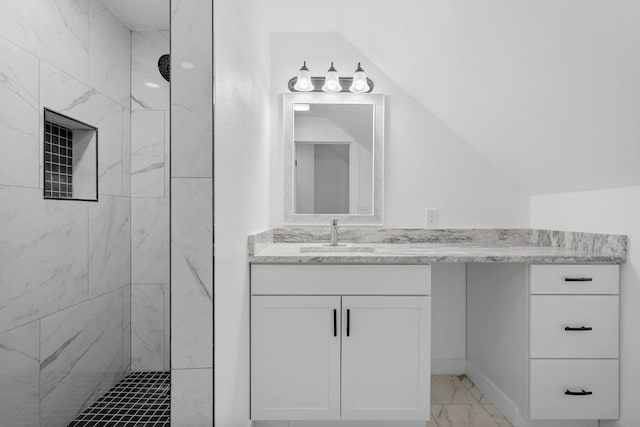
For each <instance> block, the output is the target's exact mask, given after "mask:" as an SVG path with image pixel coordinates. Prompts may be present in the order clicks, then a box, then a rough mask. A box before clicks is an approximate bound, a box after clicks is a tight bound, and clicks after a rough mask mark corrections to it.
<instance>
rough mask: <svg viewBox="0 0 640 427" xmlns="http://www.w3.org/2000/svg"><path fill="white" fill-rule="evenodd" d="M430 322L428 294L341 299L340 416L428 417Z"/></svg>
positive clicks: (383, 418)
mask: <svg viewBox="0 0 640 427" xmlns="http://www.w3.org/2000/svg"><path fill="white" fill-rule="evenodd" d="M430 323H431V298H430V297H426V296H409V297H406V296H344V297H342V419H345V420H347V419H350V420H427V419H429V386H430V359H431V355H430V339H431V338H430V330H431V327H430Z"/></svg>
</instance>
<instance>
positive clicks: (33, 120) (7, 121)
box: [0, 6, 40, 188]
mask: <svg viewBox="0 0 640 427" xmlns="http://www.w3.org/2000/svg"><path fill="white" fill-rule="evenodd" d="M0 8H1V6H0ZM0 58H2V61H0V99H1V100H2V102H0V152H1V153H2V159H3V162H2V167H1V168H0V185H16V186H20V187H31V188H38V186H39V176H38V171H39V168H38V164H39V161H40V160H39V152H40V149H39V140H40V139H39V133H38V130H39V122H38V117H39V113H38V107H39V106H38V97H39V96H40V95H39V93H38V58H36V57H35V56H33V55H31V54H30V53H27V52H26V51H24V50H22V49H20V48H18V47H16V46H15V45H13V44H12V43H9V42H8V41H6V40H4V39H3V38H0ZM16 147H20V149H16Z"/></svg>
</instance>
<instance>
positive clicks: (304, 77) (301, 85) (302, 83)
mask: <svg viewBox="0 0 640 427" xmlns="http://www.w3.org/2000/svg"><path fill="white" fill-rule="evenodd" d="M293 88H294V89H295V90H297V91H298V92H311V91H313V89H314V87H313V82H312V81H311V72H310V71H309V69H308V68H307V63H306V62H305V63H304V64H303V65H302V68H300V71H298V77H297V78H296V84H295V85H294V86H293Z"/></svg>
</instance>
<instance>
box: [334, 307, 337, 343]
mask: <svg viewBox="0 0 640 427" xmlns="http://www.w3.org/2000/svg"><path fill="white" fill-rule="evenodd" d="M333 336H334V337H337V336H338V310H336V309H335V308H334V309H333Z"/></svg>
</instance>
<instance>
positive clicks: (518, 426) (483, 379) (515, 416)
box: [466, 360, 625, 427]
mask: <svg viewBox="0 0 640 427" xmlns="http://www.w3.org/2000/svg"><path fill="white" fill-rule="evenodd" d="M466 367H467V376H468V377H469V379H471V381H473V383H474V384H475V385H476V387H478V388H479V389H480V391H482V393H484V395H485V396H486V397H487V399H489V400H490V401H491V402H492V403H493V404H494V405H495V406H496V408H498V410H499V411H500V412H502V414H503V415H504V416H505V418H506V419H508V420H509V422H510V423H511V424H513V426H514V427H598V421H597V420H571V421H570V420H561V421H555V420H535V421H534V420H530V419H528V418H527V417H526V416H525V415H524V414H525V413H526V408H519V407H518V405H516V404H515V402H513V401H512V400H511V399H509V397H507V395H506V394H505V393H504V392H503V391H502V390H500V388H498V387H497V386H496V385H495V384H494V383H493V382H492V381H491V380H490V379H489V378H488V377H487V376H486V375H484V374H483V373H482V372H481V371H480V370H478V369H477V368H476V367H474V366H473V364H472V363H471V362H470V361H469V360H467V361H466ZM613 423H617V424H604V421H603V422H602V423H601V424H600V426H601V427H605V426H606V427H625V426H623V425H622V424H620V423H618V422H617V421H613Z"/></svg>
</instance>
